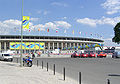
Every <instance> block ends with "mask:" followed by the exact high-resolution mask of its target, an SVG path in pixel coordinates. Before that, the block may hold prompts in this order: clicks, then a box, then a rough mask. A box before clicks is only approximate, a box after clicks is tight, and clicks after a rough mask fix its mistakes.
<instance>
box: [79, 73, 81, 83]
mask: <svg viewBox="0 0 120 84" xmlns="http://www.w3.org/2000/svg"><path fill="white" fill-rule="evenodd" d="M79 84H81V72H79Z"/></svg>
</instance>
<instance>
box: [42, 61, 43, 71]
mask: <svg viewBox="0 0 120 84" xmlns="http://www.w3.org/2000/svg"><path fill="white" fill-rule="evenodd" d="M42 69H43V61H42Z"/></svg>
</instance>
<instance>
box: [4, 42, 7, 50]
mask: <svg viewBox="0 0 120 84" xmlns="http://www.w3.org/2000/svg"><path fill="white" fill-rule="evenodd" d="M6 50H7V49H6V42H4V51H6Z"/></svg>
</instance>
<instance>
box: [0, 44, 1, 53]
mask: <svg viewBox="0 0 120 84" xmlns="http://www.w3.org/2000/svg"><path fill="white" fill-rule="evenodd" d="M0 52H1V42H0Z"/></svg>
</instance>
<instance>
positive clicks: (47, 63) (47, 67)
mask: <svg viewBox="0 0 120 84" xmlns="http://www.w3.org/2000/svg"><path fill="white" fill-rule="evenodd" d="M47 71H48V62H47Z"/></svg>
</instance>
